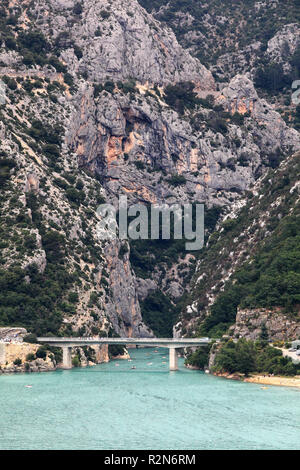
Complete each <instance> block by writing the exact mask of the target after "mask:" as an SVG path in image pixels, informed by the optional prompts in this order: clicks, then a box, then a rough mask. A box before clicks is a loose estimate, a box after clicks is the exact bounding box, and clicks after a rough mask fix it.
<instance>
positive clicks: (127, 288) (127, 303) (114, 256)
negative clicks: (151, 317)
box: [105, 242, 152, 338]
mask: <svg viewBox="0 0 300 470" xmlns="http://www.w3.org/2000/svg"><path fill="white" fill-rule="evenodd" d="M119 251H120V247H119V244H118V243H117V242H115V243H110V244H109V245H107V248H106V252H105V255H106V260H107V266H106V269H107V271H108V272H109V286H110V289H111V292H112V296H111V298H110V300H109V301H108V303H107V304H106V311H107V314H108V316H109V318H110V319H111V321H112V322H113V324H114V327H115V330H116V332H117V333H118V334H119V335H120V336H125V337H133V338H140V337H149V336H152V332H151V330H150V329H149V328H147V327H146V326H145V325H144V324H143V320H142V316H141V309H140V305H139V301H138V296H137V291H136V285H135V276H134V273H133V272H132V268H131V266H130V263H129V253H125V254H124V255H123V256H120V257H119Z"/></svg>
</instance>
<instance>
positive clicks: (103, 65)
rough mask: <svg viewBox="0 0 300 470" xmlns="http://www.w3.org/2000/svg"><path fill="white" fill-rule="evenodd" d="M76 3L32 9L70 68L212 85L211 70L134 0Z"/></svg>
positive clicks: (95, 75) (98, 75) (100, 76)
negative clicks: (79, 5)
mask: <svg viewBox="0 0 300 470" xmlns="http://www.w3.org/2000/svg"><path fill="white" fill-rule="evenodd" d="M75 5H76V2H75V1H74V2H72V1H70V2H58V1H53V2H50V3H49V2H46V1H45V0H39V1H38V2H35V6H34V8H32V10H31V11H32V12H33V15H36V18H37V21H38V23H39V26H40V28H41V29H42V30H43V31H44V32H45V34H46V35H47V34H48V31H49V29H50V30H52V32H53V33H52V34H53V38H54V39H57V41H58V42H60V43H61V44H62V45H63V46H64V52H63V53H62V56H61V57H62V59H63V60H64V61H65V62H66V63H67V64H68V68H69V69H71V70H72V71H73V72H79V73H87V75H88V77H89V79H91V80H93V81H96V82H102V81H104V80H106V79H107V78H108V77H110V78H112V79H114V80H122V79H125V78H131V77H134V78H136V79H138V80H140V81H141V82H147V81H149V82H151V83H158V84H166V83H169V82H178V81H182V80H183V81H184V80H193V81H195V82H196V83H197V85H198V86H199V87H200V88H204V89H207V88H208V89H210V88H212V87H213V86H214V80H213V78H212V75H211V73H210V72H209V71H208V70H207V69H206V68H205V67H204V66H203V65H201V63H200V62H199V61H198V60H197V59H194V58H192V57H191V56H190V55H189V54H188V53H187V52H186V51H185V50H184V49H183V48H182V47H181V46H179V45H178V43H177V41H176V38H175V35H174V33H173V32H172V31H171V30H170V29H168V28H163V27H162V26H161V25H160V23H159V22H158V21H156V20H154V19H153V17H152V16H151V15H149V14H147V12H146V11H145V10H144V9H143V8H141V6H140V5H139V4H138V2H137V1H136V0H131V1H130V2H125V1H124V0H115V1H113V2H111V1H109V0H97V1H95V0H84V1H83V2H82V9H81V10H78V11H80V13H78V14H76V9H75V10H74V6H75ZM74 44H75V45H76V46H77V47H79V48H80V49H81V51H82V57H81V58H78V57H77V56H76V54H75V53H74V47H73V46H74ZM68 46H69V47H68ZM80 55H81V54H80Z"/></svg>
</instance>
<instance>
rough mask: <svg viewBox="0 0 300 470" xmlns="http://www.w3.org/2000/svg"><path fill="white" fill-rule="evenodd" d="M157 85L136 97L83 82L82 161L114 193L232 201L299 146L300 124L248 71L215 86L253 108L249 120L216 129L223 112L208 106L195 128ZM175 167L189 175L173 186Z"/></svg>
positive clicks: (78, 145)
mask: <svg viewBox="0 0 300 470" xmlns="http://www.w3.org/2000/svg"><path fill="white" fill-rule="evenodd" d="M150 90H151V89H150ZM151 92H152V93H151V95H150V97H149V96H147V97H145V92H144V90H143V89H142V90H141V89H140V88H139V86H137V87H136V89H135V95H134V96H132V95H131V98H129V97H128V96H126V95H125V94H124V93H122V90H120V89H118V88H117V87H116V88H115V90H114V91H113V92H112V93H107V92H106V91H102V92H101V93H100V95H99V97H97V98H96V101H95V102H94V100H93V96H92V93H93V91H92V88H91V87H88V88H85V87H83V88H80V90H79V92H78V95H76V97H75V98H74V101H75V109H76V112H75V114H74V115H73V116H72V119H71V125H70V129H69V135H68V141H69V145H70V146H71V149H72V151H74V152H76V154H77V155H78V158H79V163H80V165H82V166H87V167H89V168H90V169H92V170H93V171H94V172H96V173H97V174H98V175H99V177H100V178H101V181H102V183H103V184H104V186H105V188H106V189H107V191H108V196H109V197H110V198H112V199H113V200H114V201H116V200H117V198H118V196H119V195H120V194H126V195H127V196H128V198H129V199H131V200H136V199H138V200H142V201H147V202H151V203H156V202H162V201H166V200H168V202H169V203H170V204H171V203H174V202H176V201H178V200H180V201H191V200H193V201H201V202H207V203H208V204H210V205H212V204H217V205H224V204H225V203H226V202H228V199H230V198H237V197H238V194H237V193H238V192H239V191H244V190H247V189H249V187H250V185H251V184H252V183H254V181H255V178H256V177H257V174H258V172H259V171H260V172H261V171H262V170H263V167H264V165H266V164H268V158H269V157H270V156H272V154H274V153H275V152H276V151H277V150H278V149H279V148H280V149H281V150H282V151H283V152H289V151H295V150H297V149H298V148H299V143H300V139H299V134H298V132H297V131H295V130H293V129H290V128H289V127H288V126H287V125H286V123H285V122H284V121H283V120H282V119H281V117H280V115H279V114H278V113H277V112H276V111H274V110H273V108H272V107H271V106H270V105H269V104H268V103H267V102H266V101H265V100H262V99H259V98H258V95H257V92H256V90H255V89H254V86H253V83H252V81H251V80H250V79H249V78H248V77H247V76H243V75H238V76H237V77H235V78H234V79H233V80H232V81H231V82H230V84H229V85H228V86H227V87H224V88H223V90H222V92H213V91H212V93H214V99H215V103H216V104H217V105H221V106H223V107H224V109H226V110H228V111H230V114H231V115H233V114H234V113H239V114H240V115H241V116H243V115H245V122H244V125H243V126H238V125H237V124H235V123H234V122H230V117H229V118H227V123H226V122H225V124H227V129H226V132H224V131H222V132H220V131H218V130H216V131H215V132H213V131H212V129H211V124H210V123H211V121H212V120H214V119H217V117H216V113H215V114H214V113H213V112H210V111H209V110H208V109H206V108H202V109H201V111H202V114H201V116H200V117H199V115H198V114H197V115H196V116H195V117H194V119H195V120H196V123H197V127H196V128H195V127H194V126H193V125H191V124H189V123H188V122H187V121H186V120H183V119H182V118H181V117H180V116H179V115H178V114H177V113H175V112H174V111H173V110H170V108H169V107H168V106H167V105H166V104H165V103H164V102H163V101H161V100H160V99H159V98H158V96H157V95H155V93H154V91H153V90H151ZM158 99H159V100H160V101H158ZM191 118H193V116H191ZM199 119H200V121H199V122H198V120H199ZM246 124H247V128H246ZM200 129H201V130H200ZM241 160H243V161H241ZM160 172H163V175H164V176H163V177H162V176H161V173H160ZM174 174H181V175H184V177H185V179H186V180H185V183H184V184H183V185H180V186H176V187H174V186H172V185H171V184H170V183H169V176H170V175H174Z"/></svg>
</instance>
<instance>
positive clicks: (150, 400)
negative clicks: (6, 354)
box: [0, 349, 300, 450]
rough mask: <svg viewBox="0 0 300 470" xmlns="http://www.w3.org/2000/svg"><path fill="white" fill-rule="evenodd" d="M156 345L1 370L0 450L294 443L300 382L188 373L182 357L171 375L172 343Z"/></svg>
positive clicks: (299, 444) (297, 443)
mask: <svg viewBox="0 0 300 470" xmlns="http://www.w3.org/2000/svg"><path fill="white" fill-rule="evenodd" d="M154 351H155V350H154V349H139V350H135V349H133V350H130V353H131V356H132V358H133V362H128V361H112V362H110V363H108V364H99V365H97V366H95V367H89V368H82V369H81V368H78V369H72V370H70V371H62V370H59V371H56V372H48V373H35V374H19V375H17V374H15V375H1V376H0V449H105V450H111V449H116V450H122V449H128V450H132V449H156V450H159V449H167V450H177V449H185V450H188V449H192V450H198V449H300V390H299V389H294V388H284V387H275V386H273V387H272V386H268V388H267V389H266V390H263V389H262V388H261V386H260V385H257V384H250V383H241V382H236V381H232V380H226V379H222V378H218V377H213V376H210V375H208V374H204V373H203V372H200V371H191V370H188V369H186V368H184V366H183V359H179V367H180V370H179V371H178V372H169V370H168V350H165V349H158V353H155V352H154ZM164 356H166V357H165V358H164ZM165 361H166V364H163V362H165ZM149 363H152V364H151V365H150V364H149ZM116 364H119V366H116ZM132 365H135V366H136V369H135V370H131V369H130V368H131V367H132ZM26 385H32V388H26V387H25V386H26Z"/></svg>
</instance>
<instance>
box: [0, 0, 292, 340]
mask: <svg viewBox="0 0 300 470" xmlns="http://www.w3.org/2000/svg"><path fill="white" fill-rule="evenodd" d="M11 7H12V8H15V7H20V11H21V14H20V16H18V18H17V23H18V27H19V28H20V31H23V32H24V31H26V32H28V31H35V32H37V33H38V38H39V39H40V40H41V41H42V44H44V43H43V40H42V39H41V37H40V36H39V34H40V31H42V32H44V35H45V38H46V39H47V41H48V43H47V45H46V46H45V45H44V46H42V47H43V51H42V53H43V55H44V56H47V55H48V53H49V55H54V56H57V57H59V58H60V59H61V60H62V61H63V64H60V65H59V66H58V65H57V62H55V61H54V62H53V60H52V62H51V60H50V62H48V64H47V65H45V64H44V63H43V60H42V61H41V60H40V58H38V63H35V64H33V65H32V66H31V68H29V66H28V50H30V47H31V45H30V46H28V44H27V46H26V47H27V49H26V51H25V52H26V53H24V51H23V49H22V47H23V48H24V47H25V46H24V38H23V42H22V47H21V48H20V49H18V48H16V50H15V51H8V50H7V47H6V43H5V42H4V43H3V44H2V49H1V56H0V57H1V61H2V62H1V68H0V73H1V76H2V78H4V76H5V77H6V82H7V84H8V85H9V86H12V87H13V88H14V87H15V86H16V87H17V88H16V89H15V90H14V91H16V92H14V91H13V88H12V89H10V88H9V86H8V90H7V91H8V93H7V101H6V104H5V107H4V108H3V109H2V111H3V112H2V115H1V119H2V121H3V122H2V123H1V128H0V133H1V149H3V151H5V152H6V154H7V155H8V156H9V158H13V159H14V160H15V161H16V163H17V168H16V169H15V170H13V171H12V174H11V181H10V182H11V185H10V186H9V187H7V188H6V190H5V191H6V196H7V200H5V201H2V203H3V206H2V209H3V213H4V211H7V210H11V209H12V214H13V217H14V218H15V219H18V221H19V222H18V223H17V224H16V223H15V225H16V228H17V229H16V233H14V234H13V235H14V236H16V237H19V236H20V237H21V234H22V236H24V237H25V233H24V231H23V229H24V227H23V226H22V224H23V223H24V219H25V222H26V223H28V224H29V227H27V228H26V230H25V232H26V243H25V239H24V243H23V242H22V243H20V246H19V247H18V250H15V249H14V247H13V246H12V245H13V244H11V245H9V244H8V245H7V246H5V247H4V251H3V255H4V256H6V255H10V256H7V257H6V260H5V261H4V262H3V266H4V267H5V268H9V267H10V266H11V265H12V264H13V263H14V262H15V261H16V260H18V259H19V258H20V257H21V259H22V261H24V264H23V265H22V266H23V267H25V268H26V269H28V268H30V266H32V265H36V266H37V268H38V271H39V274H41V275H47V272H48V271H47V269H48V268H49V265H50V266H51V261H50V258H51V256H53V250H51V246H50V247H49V246H47V243H46V242H47V237H46V236H45V235H46V232H47V231H48V230H49V231H52V230H54V231H55V234H56V235H55V236H56V237H58V235H61V236H62V237H63V241H61V243H60V248H61V249H62V254H61V260H60V261H62V263H61V264H64V263H65V267H66V268H67V272H68V273H69V274H70V273H72V274H74V275H75V281H74V282H73V284H72V286H68V288H67V290H66V292H65V293H64V296H63V298H62V299H60V300H61V302H60V304H59V309H63V311H61V310H60V314H61V315H62V316H63V327H64V328H65V331H66V332H67V333H71V332H72V331H76V332H79V333H83V331H84V329H85V332H86V333H89V334H90V333H92V332H93V331H97V332H99V331H101V332H105V333H108V332H109V330H110V329H111V328H112V329H114V330H115V331H116V332H119V333H120V334H124V335H125V334H126V335H127V334H128V335H130V334H133V335H145V334H151V333H150V332H149V331H147V328H146V327H145V326H144V325H143V324H142V319H141V312H140V307H139V302H138V296H137V290H136V287H135V286H136V284H139V281H136V280H135V276H134V273H133V272H132V270H131V268H130V264H129V261H128V255H125V256H123V258H122V259H121V258H119V248H120V245H119V244H114V243H108V244H106V243H102V242H101V241H99V238H98V237H97V233H96V223H97V220H98V219H97V216H96V215H95V210H96V208H97V206H98V205H99V204H100V203H101V202H103V201H104V199H105V198H106V200H107V201H108V202H111V201H113V202H114V203H116V202H117V199H118V196H119V195H120V194H126V195H128V198H129V199H130V201H136V200H139V201H145V202H165V201H167V202H168V203H170V204H171V203H173V202H178V201H180V202H189V201H200V202H205V203H206V204H207V205H208V206H213V205H218V206H222V207H223V206H228V205H229V204H231V203H232V202H234V201H239V200H240V198H241V195H243V193H244V192H245V191H247V190H249V188H250V187H251V185H252V184H254V183H255V180H256V178H257V177H258V176H259V175H260V174H262V173H264V172H265V171H266V166H268V165H269V164H270V160H271V159H272V157H273V154H274V152H275V151H276V148H277V147H279V148H280V152H282V154H285V153H287V152H289V151H291V150H292V151H294V150H296V149H297V148H298V147H299V135H298V133H296V131H293V130H291V129H290V128H289V127H288V126H287V125H286V124H285V123H284V121H283V120H282V119H281V118H280V116H279V115H278V114H277V113H276V112H274V111H273V109H272V108H271V106H269V105H268V104H267V103H266V102H265V101H264V100H260V99H259V98H258V96H257V94H256V91H255V89H254V87H253V84H252V82H251V81H250V79H249V77H248V76H245V75H240V76H237V77H234V78H233V80H232V81H231V82H230V83H229V84H228V85H224V86H222V90H221V91H217V87H216V85H215V81H214V80H213V78H212V75H211V73H210V72H209V71H208V70H207V69H206V68H205V67H203V66H202V65H201V63H200V62H199V60H198V59H196V58H193V57H191V56H190V55H189V54H188V53H187V52H186V51H185V50H183V49H182V47H181V46H179V45H178V43H177V41H176V39H175V37H174V34H173V33H172V32H171V31H170V30H169V29H168V28H166V27H162V26H161V25H160V23H158V22H157V21H156V20H154V19H153V17H152V16H151V15H149V14H147V13H146V12H145V10H143V9H142V8H141V7H140V6H139V5H138V3H137V2H136V1H131V2H130V3H129V4H128V2H125V1H124V0H122V1H121V0H117V1H115V2H113V3H110V2H109V1H107V0H103V1H100V0H99V1H91V0H84V1H83V2H82V7H77V2H75V1H73V0H65V1H64V0H52V1H50V2H49V1H45V0H38V1H37V2H29V1H25V2H20V1H15V2H13V3H12V4H11ZM7 12H8V10H7ZM15 12H16V13H17V10H15ZM13 32H14V34H15V36H16V38H18V31H17V30H16V31H13ZM34 45H35V46H36V44H35V43H34ZM36 47H38V46H36ZM28 48H29V49H28ZM35 52H36V51H35ZM21 53H24V54H25V57H24V56H22V54H21ZM26 54H27V55H26ZM22 57H23V58H22ZM29 59H30V57H29ZM52 59H53V57H52ZM53 63H54V64H55V65H56V67H57V69H58V70H56V71H55V67H54V66H53V65H49V64H53ZM62 65H63V66H64V67H62ZM60 70H61V71H60ZM63 70H64V71H63ZM62 71H63V72H62ZM66 72H67V73H66ZM10 80H13V83H12V82H11V81H10ZM14 80H16V83H17V84H16V85H15V84H14ZM107 80H109V83H108V84H107V83H104V82H106V81H107ZM112 80H113V82H112ZM183 81H192V82H193V85H194V86H195V88H194V91H195V92H197V94H198V95H197V99H198V101H196V99H195V100H194V102H193V103H192V106H191V107H189V106H187V107H185V106H183V108H184V109H183V111H182V110H180V109H179V110H178V107H177V106H176V105H177V101H176V100H175V104H174V103H173V105H172V103H171V102H172V100H170V99H169V100H168V99H167V98H168V97H169V98H170V96H169V95H168V93H169V94H170V90H169V89H168V87H167V86H166V85H168V84H173V85H174V84H175V85H176V84H177V83H178V82H183ZM10 90H11V91H10ZM171 92H174V90H173V89H172V87H171ZM209 95H210V96H209ZM199 97H201V98H202V101H199ZM208 97H209V98H210V99H208ZM192 98H193V99H194V96H192ZM184 99H185V93H183V101H184ZM168 103H169V104H168ZM170 103H171V104H170ZM195 103H197V104H195ZM185 104H186V103H184V105H185ZM188 105H189V103H188ZM194 105H195V106H194ZM225 111H228V112H227V113H226V112H225ZM236 112H237V114H238V116H235V114H236ZM237 118H238V119H237ZM36 121H40V123H38V122H36ZM41 123H42V126H41ZM49 126H50V129H48V128H49ZM57 126H58V127H57ZM41 127H46V128H47V129H48V130H47V132H48V134H49V135H50V137H49V135H46V136H45V135H43V134H42V133H41ZM51 128H53V129H54V132H51ZM53 129H52V130H53ZM46 134H47V133H46ZM53 134H55V135H56V137H57V135H59V136H60V139H58V140H57V144H55V145H57V147H56V148H53V146H51V145H53V142H51V139H52V140H53ZM45 139H46V140H45ZM47 139H48V141H47ZM49 139H50V140H49ZM54 141H55V139H54ZM49 144H50V146H49ZM178 176H181V178H179V179H178ZM95 177H97V179H98V180H100V181H101V184H99V182H97V181H96V180H95ZM172 177H173V180H172ZM174 177H175V178H174ZM170 180H171V181H170ZM174 182H175V183H174ZM16 197H17V201H16V200H15V198H16ZM35 200H36V201H37V202H38V209H37V208H36V207H35V203H34V201H35ZM40 217H41V218H42V222H43V224H42V225H43V226H42V227H41V226H39V225H40V222H39V218H40ZM4 222H5V224H8V227H10V226H11V225H9V223H10V224H12V221H9V220H6V219H5V220H4V219H3V223H4ZM5 227H6V225H5ZM27 232H28V233H27ZM33 238H35V240H33ZM45 238H46V240H45ZM23 245H24V246H23ZM25 245H26V246H25ZM48 245H49V241H48ZM24 247H25V248H26V250H24ZM32 247H33V248H32ZM27 248H28V249H27ZM46 248H47V249H46ZM20 250H23V251H22V255H21V256H20ZM49 251H50V254H49ZM172 269H173V268H172ZM108 271H109V272H108ZM45 273H46V274H45ZM166 279H167V280H170V281H171V275H170V276H169V275H168V274H167V275H166ZM166 279H164V280H163V281H162V282H161V277H160V275H157V273H154V276H153V279H152V281H153V282H155V283H156V284H155V285H158V286H160V285H163V286H165V287H166V290H167V289H169V291H168V292H170V295H171V296H172V297H174V298H176V297H178V296H179V295H180V294H181V293H182V292H183V287H182V285H181V284H180V283H179V282H177V283H176V282H175V285H174V283H173V284H172V282H173V281H171V285H170V283H169V284H168V285H167V282H166ZM26 281H28V282H30V281H31V278H30V275H29V274H28V276H27V277H26ZM151 285H152V286H153V284H151ZM73 290H74V291H75V293H77V294H78V296H79V301H78V303H77V304H76V306H75V312H74V308H72V305H71V306H70V304H68V296H69V294H74V292H73ZM72 297H73V298H74V295H73V296H72V295H71V298H72ZM75 297H76V296H75ZM73 307H74V305H73Z"/></svg>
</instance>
